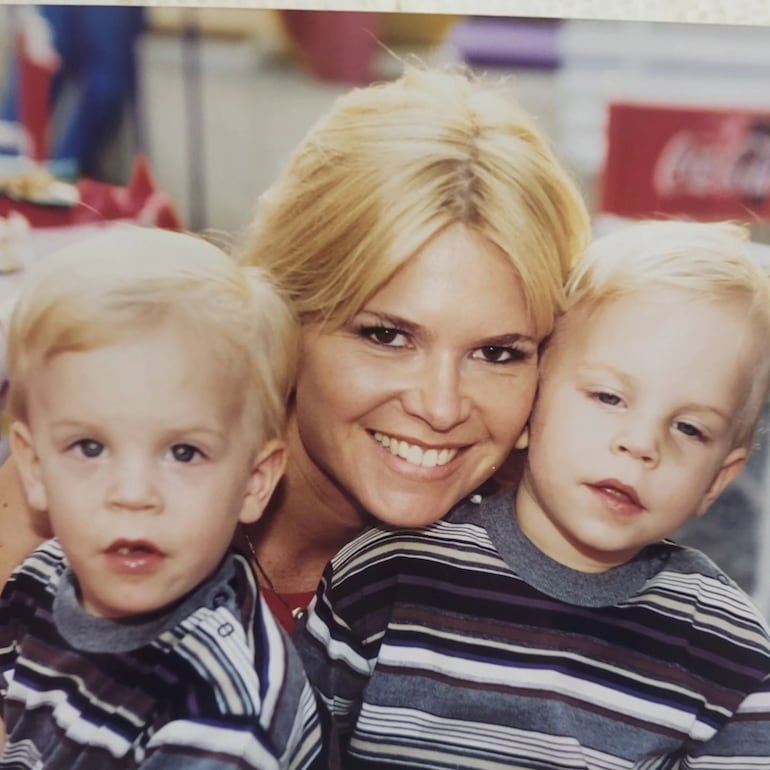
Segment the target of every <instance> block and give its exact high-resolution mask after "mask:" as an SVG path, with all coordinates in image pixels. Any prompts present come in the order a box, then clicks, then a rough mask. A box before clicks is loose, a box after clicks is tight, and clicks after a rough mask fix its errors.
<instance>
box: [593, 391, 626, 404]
mask: <svg viewBox="0 0 770 770" xmlns="http://www.w3.org/2000/svg"><path fill="white" fill-rule="evenodd" d="M592 395H593V398H595V399H596V400H597V401H598V402H599V403H601V404H606V405H607V406H617V405H618V404H619V403H620V396H618V395H617V394H615V393H608V392H607V391H606V390H597V391H595V392H594V393H593V394H592Z"/></svg>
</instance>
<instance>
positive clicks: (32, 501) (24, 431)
mask: <svg viewBox="0 0 770 770" xmlns="http://www.w3.org/2000/svg"><path fill="white" fill-rule="evenodd" d="M8 438H9V441H10V444H11V452H13V456H14V458H15V460H16V466H17V467H18V469H19V476H20V477H21V483H22V485H23V486H24V492H25V493H26V495H27V502H28V503H29V507H30V508H32V509H33V510H35V511H46V510H48V496H47V495H46V493H45V486H44V484H43V473H42V469H41V468H40V458H39V457H38V454H37V450H36V449H35V443H34V441H33V440H32V434H31V433H30V430H29V426H28V425H27V424H26V423H24V422H19V421H18V420H17V421H15V422H14V423H12V424H11V429H10V432H9V437H8Z"/></svg>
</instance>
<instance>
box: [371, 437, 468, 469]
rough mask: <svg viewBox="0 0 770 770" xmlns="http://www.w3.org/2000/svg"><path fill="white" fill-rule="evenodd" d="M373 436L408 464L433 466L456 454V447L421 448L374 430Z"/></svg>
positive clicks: (443, 462) (451, 458)
mask: <svg viewBox="0 0 770 770" xmlns="http://www.w3.org/2000/svg"><path fill="white" fill-rule="evenodd" d="M374 438H375V439H376V441H377V442H378V443H379V444H381V445H382V446H383V447H385V449H388V450H390V453H391V454H393V455H396V456H397V457H401V458H402V459H404V460H406V461H407V462H408V463H409V464H410V465H418V466H420V467H422V468H435V467H436V466H439V465H446V464H447V463H448V462H449V461H450V460H453V459H454V458H455V456H456V455H457V450H456V449H423V448H422V447H421V446H417V445H416V444H408V443H407V442H406V441H400V440H399V439H396V438H391V437H390V436H386V435H385V434H384V433H379V432H375V433H374Z"/></svg>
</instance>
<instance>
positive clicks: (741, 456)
mask: <svg viewBox="0 0 770 770" xmlns="http://www.w3.org/2000/svg"><path fill="white" fill-rule="evenodd" d="M748 456H749V451H748V449H745V448H744V447H738V448H736V449H733V450H732V451H731V452H730V453H729V454H728V455H727V457H725V460H724V462H723V463H722V467H721V468H720V469H719V472H718V473H717V475H716V478H715V479H714V481H712V482H711V486H710V487H709V488H708V491H707V492H706V494H705V495H704V497H703V500H701V504H700V506H699V507H698V510H697V511H696V512H695V515H696V516H703V514H704V513H706V511H707V510H708V509H709V508H710V507H711V504H712V503H713V502H714V501H715V500H716V499H717V498H718V497H719V495H721V494H722V492H724V491H725V489H726V488H727V485H728V484H731V483H732V482H733V481H735V479H737V478H738V476H740V474H741V471H743V468H744V467H745V465H746V460H747V459H748Z"/></svg>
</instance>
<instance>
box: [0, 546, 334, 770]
mask: <svg viewBox="0 0 770 770" xmlns="http://www.w3.org/2000/svg"><path fill="white" fill-rule="evenodd" d="M0 672H1V673H2V678H3V679H4V680H5V682H4V689H5V690H6V692H5V693H4V695H5V697H4V703H3V714H4V720H5V724H6V730H7V733H8V743H7V744H6V748H5V752H4V754H3V756H2V759H0V768H19V769H21V768H40V767H47V768H66V769H67V770H81V769H82V770H86V768H87V769H88V770H102V769H104V770H112V768H123V769H125V768H136V767H141V768H143V769H144V768H146V770H150V769H155V768H163V770H177V768H178V769H180V770H181V768H185V770H214V769H215V768H216V769H217V770H224V769H226V768H241V769H245V768H255V769H258V770H274V769H278V768H297V770H300V769H304V768H310V767H316V766H320V758H319V756H320V726H319V721H318V713H317V711H316V707H315V701H314V697H313V694H312V691H311V689H310V686H309V684H308V682H307V679H306V677H305V675H304V673H303V671H302V666H301V663H300V661H299V660H298V658H297V656H296V652H295V651H294V649H293V647H292V645H291V643H290V642H289V640H288V638H287V637H286V635H285V632H284V631H283V630H282V629H281V628H280V627H279V626H278V624H277V623H276V621H275V620H274V619H273V616H272V615H271V614H270V613H269V611H267V610H266V608H265V605H264V604H263V602H262V600H261V598H260V596H259V592H258V588H257V585H256V582H255V580H254V576H253V574H252V572H251V569H250V568H249V565H248V562H247V561H246V560H245V559H243V558H242V557H241V556H237V555H234V554H230V555H228V556H227V557H226V558H225V560H224V561H223V563H222V565H221V567H220V568H219V569H218V571H217V573H216V574H215V575H214V576H213V577H212V578H210V579H209V580H208V581H206V582H205V583H204V584H203V585H201V586H199V587H198V588H197V589H196V590H195V591H194V592H193V593H192V594H191V595H189V596H188V597H186V598H185V599H184V600H182V601H181V602H180V603H179V604H177V605H175V606H174V607H173V608H172V609H171V610H170V611H169V612H168V613H162V614H155V615H152V616H150V617H149V618H144V619H143V620H142V621H141V622H139V621H136V622H134V621H114V620H109V619H104V618H96V617H93V616H91V615H89V614H88V613H86V612H85V611H83V610H82V608H81V607H80V605H79V603H78V601H77V588H76V584H75V579H74V577H73V576H72V573H71V571H70V570H69V569H68V568H67V564H66V561H65V558H64V555H63V553H62V550H61V547H60V546H59V544H58V542H57V541H55V540H51V541H48V542H47V543H44V544H43V545H42V546H41V547H40V548H39V549H38V550H37V551H35V553H33V554H32V556H30V557H29V558H28V559H27V560H26V561H25V562H24V563H23V564H22V565H21V567H19V569H18V570H17V571H16V572H15V573H14V575H13V576H12V577H11V579H10V580H9V582H8V583H7V585H6V588H5V590H4V591H3V594H2V599H0ZM315 763H318V765H316V764H315Z"/></svg>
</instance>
